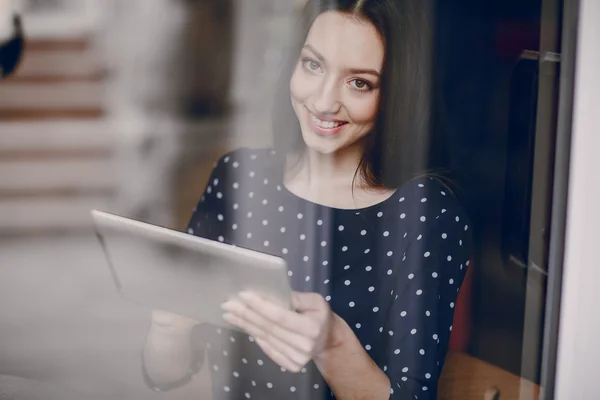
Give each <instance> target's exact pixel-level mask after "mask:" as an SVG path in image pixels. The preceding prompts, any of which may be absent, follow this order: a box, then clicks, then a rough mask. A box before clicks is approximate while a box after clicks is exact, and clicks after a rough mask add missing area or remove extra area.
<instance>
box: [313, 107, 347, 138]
mask: <svg viewBox="0 0 600 400" xmlns="http://www.w3.org/2000/svg"><path fill="white" fill-rule="evenodd" d="M306 111H307V113H308V119H309V123H310V126H311V129H312V130H313V131H314V132H315V133H317V134H318V135H321V136H333V135H335V134H337V133H338V132H339V131H340V130H341V129H342V128H343V127H344V125H347V124H348V122H346V121H340V120H329V121H325V120H323V119H321V118H318V117H316V116H315V115H314V114H313V113H311V112H310V110H308V108H307V109H306Z"/></svg>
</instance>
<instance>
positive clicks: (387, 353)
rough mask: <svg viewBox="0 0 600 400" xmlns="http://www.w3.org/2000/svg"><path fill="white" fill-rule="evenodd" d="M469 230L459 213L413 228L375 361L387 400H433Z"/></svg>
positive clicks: (393, 286) (466, 261)
mask: <svg viewBox="0 0 600 400" xmlns="http://www.w3.org/2000/svg"><path fill="white" fill-rule="evenodd" d="M469 229H470V226H469V223H468V221H467V218H466V216H465V215H464V214H462V213H461V212H460V211H458V212H457V211H455V212H452V211H449V210H445V209H442V211H441V212H440V214H439V215H437V216H436V215H433V216H431V217H428V220H427V221H426V222H423V223H421V224H420V225H418V227H417V228H415V230H414V232H413V233H412V234H414V236H415V237H413V238H412V239H411V240H410V242H409V244H408V245H407V247H406V248H405V252H404V254H403V256H402V259H401V262H400V265H399V266H398V268H397V269H396V271H395V273H394V275H396V276H395V279H390V280H389V281H388V282H389V286H388V287H387V289H388V290H387V291H386V292H384V293H385V294H384V296H387V293H390V294H391V298H392V300H391V303H390V302H389V301H388V302H387V303H388V304H389V305H388V307H387V315H386V322H385V326H384V327H383V329H384V330H383V332H382V338H383V340H384V342H385V345H383V346H381V347H380V351H379V352H378V354H377V355H376V357H375V361H376V362H377V364H378V365H379V366H380V368H382V369H383V370H384V371H385V372H386V374H387V375H388V377H389V379H390V383H391V391H390V393H391V399H420V400H423V399H436V398H437V382H438V378H439V375H440V372H441V369H442V366H443V364H444V360H445V356H446V351H447V347H448V342H449V338H450V333H451V331H452V320H453V315H454V304H455V302H456V298H457V295H458V291H459V288H460V285H461V284H462V281H463V279H464V277H465V273H466V269H467V267H468V265H469V257H470V250H471V240H470V231H469Z"/></svg>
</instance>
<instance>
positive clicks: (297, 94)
mask: <svg viewBox="0 0 600 400" xmlns="http://www.w3.org/2000/svg"><path fill="white" fill-rule="evenodd" d="M308 83H309V82H308V80H307V79H306V78H305V77H304V74H303V73H302V71H300V69H299V68H296V69H295V70H294V74H293V75H292V78H291V79H290V94H291V95H292V97H293V98H294V99H295V100H298V101H301V100H304V99H305V98H306V97H307V96H308V93H309V85H308Z"/></svg>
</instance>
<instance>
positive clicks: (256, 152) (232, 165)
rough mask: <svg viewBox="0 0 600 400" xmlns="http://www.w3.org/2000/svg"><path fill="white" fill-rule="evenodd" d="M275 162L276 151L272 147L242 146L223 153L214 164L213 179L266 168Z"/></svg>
mask: <svg viewBox="0 0 600 400" xmlns="http://www.w3.org/2000/svg"><path fill="white" fill-rule="evenodd" d="M273 163H274V151H273V150H272V149H270V148H260V149H253V148H249V147H241V148H237V149H235V150H232V151H229V152H227V153H225V154H223V155H222V156H221V157H220V158H219V159H218V160H217V161H216V162H215V164H214V165H213V173H212V177H213V179H215V178H217V179H223V178H227V177H232V176H237V175H240V174H241V173H242V172H247V173H251V172H252V171H253V170H254V169H257V170H258V169H265V168H269V167H270V166H272V165H273Z"/></svg>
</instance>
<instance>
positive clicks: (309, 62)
mask: <svg viewBox="0 0 600 400" xmlns="http://www.w3.org/2000/svg"><path fill="white" fill-rule="evenodd" d="M302 65H303V66H304V68H305V69H306V70H307V71H310V72H320V71H321V64H319V63H318V62H317V61H315V60H313V59H312V58H304V59H302Z"/></svg>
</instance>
